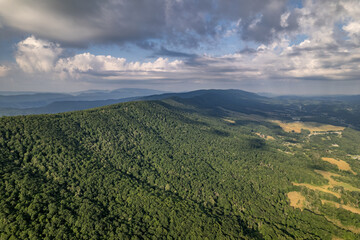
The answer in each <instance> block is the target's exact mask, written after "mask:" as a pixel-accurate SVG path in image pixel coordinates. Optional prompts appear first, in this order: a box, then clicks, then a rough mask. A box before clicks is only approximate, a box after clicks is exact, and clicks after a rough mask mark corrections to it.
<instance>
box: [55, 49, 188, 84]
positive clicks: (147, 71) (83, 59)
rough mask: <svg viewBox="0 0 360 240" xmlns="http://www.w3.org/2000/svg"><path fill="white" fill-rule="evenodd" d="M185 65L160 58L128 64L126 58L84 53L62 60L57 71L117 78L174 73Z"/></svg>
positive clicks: (178, 61)
mask: <svg viewBox="0 0 360 240" xmlns="http://www.w3.org/2000/svg"><path fill="white" fill-rule="evenodd" d="M182 64H183V62H182V61H180V60H175V61H169V60H168V59H167V58H158V59H157V60H155V61H154V62H144V63H140V62H127V61H126V59H125V58H116V57H112V56H104V55H97V56H95V55H93V54H90V53H83V54H78V55H75V56H74V57H70V58H63V59H60V60H59V61H58V62H57V64H56V66H55V71H57V72H60V73H62V74H65V73H66V74H70V75H71V76H76V77H81V76H82V75H83V74H89V75H96V76H103V77H116V76H119V75H125V76H130V75H140V76H142V77H143V76H144V75H145V76H149V77H150V78H151V77H152V75H156V73H159V72H167V73H170V72H174V71H176V70H177V69H179V68H180V67H181V65H182Z"/></svg>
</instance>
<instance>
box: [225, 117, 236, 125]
mask: <svg viewBox="0 0 360 240" xmlns="http://www.w3.org/2000/svg"><path fill="white" fill-rule="evenodd" d="M223 120H224V121H225V122H228V123H232V124H234V123H235V121H234V120H231V119H226V118H224V119H223Z"/></svg>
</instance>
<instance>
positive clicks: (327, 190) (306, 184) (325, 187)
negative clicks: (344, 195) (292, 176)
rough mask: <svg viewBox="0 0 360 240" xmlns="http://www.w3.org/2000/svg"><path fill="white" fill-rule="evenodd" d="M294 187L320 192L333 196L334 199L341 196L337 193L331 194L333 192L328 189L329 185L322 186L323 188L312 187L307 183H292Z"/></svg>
mask: <svg viewBox="0 0 360 240" xmlns="http://www.w3.org/2000/svg"><path fill="white" fill-rule="evenodd" d="M292 184H293V185H294V186H303V187H307V188H309V189H311V190H314V191H316V190H317V191H320V192H325V193H330V194H332V195H334V196H335V197H337V198H341V194H340V193H337V192H333V191H330V190H329V189H328V188H329V187H330V185H324V186H314V185H311V184H308V183H294V182H293V183H292Z"/></svg>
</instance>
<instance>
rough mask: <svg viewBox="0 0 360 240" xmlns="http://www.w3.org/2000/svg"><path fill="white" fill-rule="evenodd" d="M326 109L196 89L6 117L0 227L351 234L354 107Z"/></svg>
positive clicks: (35, 234)
mask: <svg viewBox="0 0 360 240" xmlns="http://www.w3.org/2000/svg"><path fill="white" fill-rule="evenodd" d="M334 101H335V100H334ZM337 104H338V106H343V107H344V104H345V102H344V101H340V102H338V103H337ZM346 104H350V103H346ZM355 104H356V103H355ZM305 106H306V107H307V108H306V107H305ZM311 106H318V108H317V109H320V110H319V111H318V112H313V107H311ZM326 109H327V108H326V107H325V106H324V102H320V103H319V102H315V100H314V99H313V100H311V101H310V102H309V100H308V99H306V100H303V99H300V100H299V99H286V100H284V99H281V98H267V97H262V96H259V95H256V94H252V93H248V92H243V91H239V90H201V91H195V92H190V93H180V94H166V95H156V96H150V97H146V98H144V99H142V101H133V102H126V103H119V104H114V105H110V106H105V107H99V108H95V109H90V110H83V111H76V112H68V113H59V114H53V115H31V116H16V117H2V118H0V164H1V167H0V202H1V203H0V238H1V239H10V238H13V239H164V238H174V239H206V238H207V239H336V238H337V239H359V237H360V235H359V234H360V227H359V226H360V206H359V200H360V178H359V174H360V161H359V160H360V148H359V146H358V142H360V132H358V131H357V130H356V128H359V125H357V122H356V121H355V120H354V119H353V118H354V116H356V114H358V112H357V111H356V108H355V107H353V108H352V109H353V110H352V112H351V113H350V114H349V115H346V116H345V117H344V118H342V116H341V115H336V118H335V119H333V118H330V117H329V118H325V119H324V118H321V116H322V115H321V114H328V116H330V115H331V114H335V113H336V111H334V108H331V109H330V110H328V111H326ZM319 116H320V117H319ZM319 118H321V121H314V120H316V119H319ZM294 119H296V121H295V120H294ZM299 120H301V121H299ZM349 126H350V127H349ZM351 126H354V127H351Z"/></svg>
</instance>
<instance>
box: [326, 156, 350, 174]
mask: <svg viewBox="0 0 360 240" xmlns="http://www.w3.org/2000/svg"><path fill="white" fill-rule="evenodd" d="M321 159H322V160H324V161H326V162H329V163H331V164H334V165H336V166H337V167H338V168H339V169H340V170H343V171H350V172H352V173H353V174H354V175H356V172H354V171H353V170H352V169H351V167H350V165H349V164H348V163H347V162H345V161H343V160H336V159H335V158H328V157H323V158H321Z"/></svg>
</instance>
